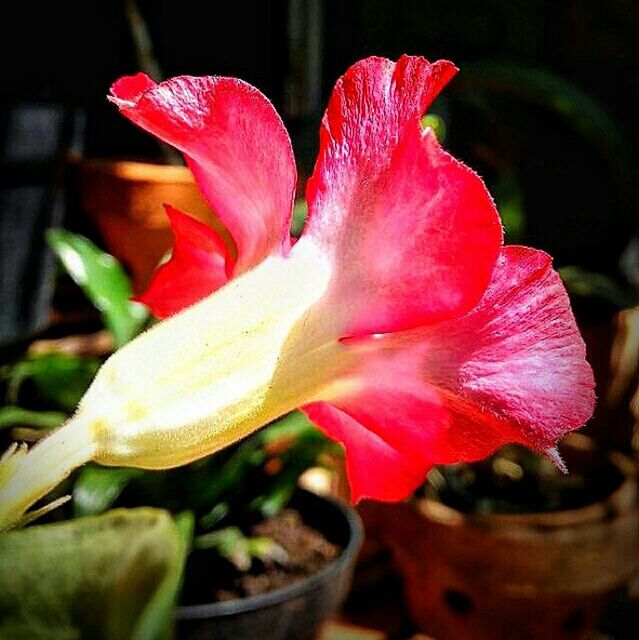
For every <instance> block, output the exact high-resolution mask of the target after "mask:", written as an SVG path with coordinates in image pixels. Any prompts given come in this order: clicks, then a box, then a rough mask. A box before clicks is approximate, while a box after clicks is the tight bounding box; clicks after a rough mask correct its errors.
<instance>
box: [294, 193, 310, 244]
mask: <svg viewBox="0 0 639 640" xmlns="http://www.w3.org/2000/svg"><path fill="white" fill-rule="evenodd" d="M307 215H308V205H307V203H306V200H298V201H297V202H296V203H295V204H294V205H293V217H292V218H291V235H292V236H294V237H296V238H299V237H300V236H301V235H302V231H304V225H305V224H306V216H307Z"/></svg>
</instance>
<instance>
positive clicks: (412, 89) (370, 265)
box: [305, 56, 502, 336]
mask: <svg viewBox="0 0 639 640" xmlns="http://www.w3.org/2000/svg"><path fill="white" fill-rule="evenodd" d="M455 72H456V68H455V67H454V66H453V65H452V64H451V63H450V62H447V61H439V62H435V63H433V64H430V63H428V62H427V61H426V60H424V59H423V58H420V57H409V56H404V57H402V58H401V59H400V60H399V61H398V62H397V63H395V62H391V61H390V60H387V59H384V58H367V59H366V60H362V61H361V62H358V63H356V64H355V65H354V66H353V67H351V68H350V69H349V71H348V72H347V73H346V74H345V75H344V76H343V77H342V78H341V79H340V80H339V81H338V82H337V84H336V87H335V90H334V92H333V95H332V97H331V100H330V103H329V106H328V109H327V111H326V114H325V115H324V119H323V121H322V127H321V131H320V153H319V157H318V161H317V164H316V166H315V170H314V173H313V176H312V178H311V179H310V180H309V183H308V187H307V199H308V203H309V222H308V227H307V230H306V232H305V233H307V234H310V235H311V236H313V237H314V238H315V239H316V240H317V241H318V242H320V243H321V244H322V245H323V246H324V247H325V250H326V251H327V252H330V253H331V255H332V257H333V258H332V259H333V262H334V263H335V264H336V265H337V268H336V271H337V273H338V275H337V276H336V278H335V281H334V283H333V291H332V296H333V299H334V300H335V301H336V302H337V303H338V306H339V308H340V314H342V315H344V317H345V318H346V319H347V322H346V333H347V334H348V335H350V336H358V335H359V336H361V335H366V334H371V333H384V332H389V331H398V330H403V329H409V328H412V327H416V326H420V325H424V324H429V323H433V322H438V321H441V320H443V319H447V318H450V317H454V316H456V315H459V314H461V313H464V312H466V311H467V310H469V309H470V308H472V307H473V306H474V305H475V304H476V303H477V302H478V301H479V299H480V297H481V295H482V293H483V292H484V290H485V288H486V286H487V285H488V283H489V281H490V277H491V273H492V270H493V267H494V265H495V261H496V259H497V256H498V255H499V250H500V246H501V241H502V228H501V223H500V221H499V216H498V214H497V211H496V209H495V207H494V204H493V202H492V199H491V197H490V195H489V194H488V192H487V190H486V188H485V186H484V184H483V182H482V181H481V179H480V178H479V177H478V176H477V175H476V174H474V173H473V172H472V171H471V170H470V169H468V168H467V167H466V166H464V165H463V164H462V163H460V162H459V161H457V160H455V159H454V158H453V157H452V156H450V155H449V154H448V153H446V152H445V151H443V150H442V148H441V146H440V145H439V143H438V141H437V139H436V137H435V135H434V133H433V132H432V131H431V130H430V129H426V130H424V129H423V128H422V126H421V124H420V119H421V117H422V116H423V114H424V111H425V110H426V108H427V107H428V106H429V104H430V103H431V102H432V101H433V100H434V98H435V97H436V96H437V94H438V93H439V91H440V90H441V89H442V87H443V86H444V85H445V84H446V83H447V82H448V80H450V78H451V77H452V76H453V75H454V74H455Z"/></svg>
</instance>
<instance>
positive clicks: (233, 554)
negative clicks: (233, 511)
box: [193, 527, 288, 571]
mask: <svg viewBox="0 0 639 640" xmlns="http://www.w3.org/2000/svg"><path fill="white" fill-rule="evenodd" d="M193 546H194V547H195V548H196V549H214V550H215V551H216V552H217V553H218V554H219V555H220V556H222V557H223V558H225V559H226V560H228V561H229V562H230V563H231V564H233V565H234V566H235V567H236V568H237V569H238V571H248V570H249V569H250V568H251V565H252V564H253V559H258V560H261V561H262V562H277V563H279V564H285V563H286V561H287V559H288V555H287V553H286V551H285V550H284V549H283V548H282V547H281V546H280V545H279V544H277V543H276V542H275V541H274V540H273V539H272V538H268V537H266V536H254V537H251V536H245V535H244V533H242V530H241V529H240V528H239V527H226V528H224V529H220V530H219V531H213V532H211V533H205V534H204V535H201V536H198V537H197V538H195V540H194V541H193Z"/></svg>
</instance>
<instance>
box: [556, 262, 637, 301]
mask: <svg viewBox="0 0 639 640" xmlns="http://www.w3.org/2000/svg"><path fill="white" fill-rule="evenodd" d="M558 271H559V275H560V276H561V279H562V280H563V283H564V285H565V286H566V289H567V290H568V293H570V294H571V295H574V296H583V297H585V298H595V299H599V300H605V301H606V302H609V303H610V304H612V305H614V306H616V307H618V308H619V309H625V308H627V307H632V306H634V305H635V304H637V299H636V297H634V296H633V295H632V292H629V291H625V290H624V289H623V288H622V287H620V286H619V285H618V284H617V283H616V282H615V281H614V280H613V279H612V278H610V277H609V276H607V275H604V274H603V273H595V272H593V271H588V270H586V269H582V268H581V267H577V266H567V267H561V268H560V269H558Z"/></svg>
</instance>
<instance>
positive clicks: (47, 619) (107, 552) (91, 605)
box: [0, 508, 186, 640]
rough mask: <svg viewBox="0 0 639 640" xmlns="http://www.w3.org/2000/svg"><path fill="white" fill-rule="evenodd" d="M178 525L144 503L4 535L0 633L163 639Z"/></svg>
mask: <svg viewBox="0 0 639 640" xmlns="http://www.w3.org/2000/svg"><path fill="white" fill-rule="evenodd" d="M183 530H184V527H183V525H182V524H179V525H176V523H175V522H174V521H173V519H172V518H171V517H170V515H169V514H168V513H166V512H165V511H161V510H157V509H148V508H141V509H130V510H126V509H119V510H115V511H111V512H109V513H106V514H104V515H101V516H95V517H90V518H80V519H78V520H71V521H68V522H64V523H61V524H49V525H42V526H34V527H29V528H27V529H23V530H21V531H13V532H9V533H6V534H4V535H3V536H1V537H0V612H1V615H0V638H12V639H13V640H26V639H29V640H66V639H69V640H71V639H76V638H92V639H95V640H120V639H122V638H131V639H132V640H155V639H158V638H166V637H167V634H168V633H169V631H170V624H171V615H172V609H173V606H174V603H175V598H176V595H177V592H178V590H179V585H180V581H181V576H182V572H183V567H184V561H185V556H186V545H185V543H184V535H183Z"/></svg>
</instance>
